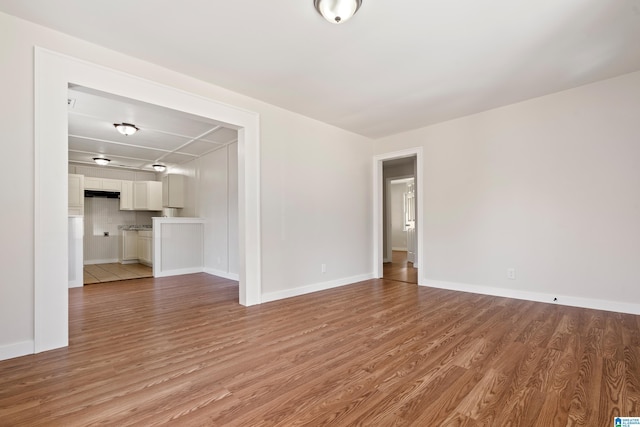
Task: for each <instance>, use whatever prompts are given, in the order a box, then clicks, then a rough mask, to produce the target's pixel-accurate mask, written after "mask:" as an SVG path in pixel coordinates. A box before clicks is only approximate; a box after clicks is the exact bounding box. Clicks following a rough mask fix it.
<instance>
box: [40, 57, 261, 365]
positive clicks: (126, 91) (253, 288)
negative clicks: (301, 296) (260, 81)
mask: <svg viewBox="0 0 640 427" xmlns="http://www.w3.org/2000/svg"><path fill="white" fill-rule="evenodd" d="M70 83H71V84H78V85H81V86H85V87H89V88H93V89H96V90H100V91H103V92H107V93H113V94H116V95H120V96H124V97H127V98H133V99H137V100H140V101H144V102H148V103H151V104H156V105H160V106H163V107H167V108H172V109H176V110H180V111H185V112H188V113H191V114H195V115H199V116H203V117H208V118H212V119H215V120H218V121H221V122H225V123H227V124H229V125H231V126H232V127H234V128H236V129H237V130H238V181H239V184H238V228H239V233H238V234H239V256H240V298H239V299H240V303H241V304H243V305H254V304H259V303H260V302H261V265H260V259H261V255H260V251H261V244H260V139H259V132H260V128H259V120H260V118H259V116H258V114H257V113H254V112H251V111H247V110H244V109H241V108H236V107H233V106H229V105H227V104H223V103H220V102H217V101H214V100H212V99H208V98H205V97H202V96H199V95H195V94H191V93H188V92H185V91H182V90H179V89H176V88H173V87H170V86H166V85H162V84H158V83H155V82H152V81H149V80H146V79H143V78H140V77H136V76H134V75H130V74H126V73H124V72H121V71H117V70H113V69H109V68H106V67H103V66H99V65H95V64H92V63H89V62H86V61H82V60H79V59H76V58H73V57H69V56H66V55H63V54H59V53H57V52H53V51H50V50H47V49H43V48H40V47H36V48H35V81H34V93H35V117H34V119H35V120H34V122H35V129H34V134H35V137H34V152H35V158H34V166H35V167H34V169H35V200H34V352H35V353H39V352H41V351H46V350H51V349H54V348H59V347H65V346H67V345H68V333H69V328H68V320H69V319H68V288H67V284H68V275H69V273H68V250H67V247H68V234H67V233H68V231H67V230H68V223H67V210H68V205H67V200H68V188H67V187H68V183H67V179H68V166H67V163H68V156H67V146H68V141H67V134H68V130H67V102H66V100H67V89H68V86H69V84H70Z"/></svg>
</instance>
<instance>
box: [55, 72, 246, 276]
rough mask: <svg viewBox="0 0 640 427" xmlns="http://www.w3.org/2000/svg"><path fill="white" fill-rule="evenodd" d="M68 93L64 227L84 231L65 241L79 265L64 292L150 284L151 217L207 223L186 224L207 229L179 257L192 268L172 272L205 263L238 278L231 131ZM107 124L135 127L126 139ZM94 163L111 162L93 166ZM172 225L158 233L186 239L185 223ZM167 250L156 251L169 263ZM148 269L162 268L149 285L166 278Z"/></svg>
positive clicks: (177, 264)
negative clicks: (130, 282)
mask: <svg viewBox="0 0 640 427" xmlns="http://www.w3.org/2000/svg"><path fill="white" fill-rule="evenodd" d="M68 94H69V95H68V96H69V99H68V111H69V114H68V124H69V126H68V133H69V173H70V174H71V175H70V182H71V183H77V184H75V185H74V186H72V188H73V191H72V192H71V194H70V196H73V197H70V199H69V206H70V207H69V210H70V214H71V213H74V214H76V215H78V216H74V217H73V218H70V219H69V224H70V225H69V228H70V233H71V232H72V231H75V229H81V228H83V229H84V234H83V235H82V234H80V235H79V238H76V239H71V236H70V245H71V246H70V253H71V254H77V258H80V257H82V260H81V261H80V262H70V266H71V265H72V264H73V266H74V268H73V269H70V279H72V277H71V276H73V277H74V278H76V280H70V285H69V286H74V287H78V286H82V285H83V284H84V285H87V284H97V283H108V282H113V281H119V280H124V279H132V278H141V277H152V276H153V275H154V274H152V267H151V264H153V263H154V260H153V259H152V258H153V257H152V255H153V250H152V247H153V243H154V242H153V239H152V237H151V236H152V234H153V232H152V230H151V226H152V223H153V221H152V218H153V217H181V218H184V217H187V218H194V217H199V218H203V219H204V220H205V222H204V224H193V223H190V222H188V223H189V224H191V225H187V227H191V228H195V229H200V228H202V229H204V233H203V236H202V237H204V240H203V241H202V242H199V241H193V242H191V240H190V239H193V238H197V239H198V240H199V238H198V237H199V236H191V238H190V239H189V242H190V244H189V245H188V246H189V247H185V248H182V249H181V250H180V251H179V252H178V253H180V254H182V255H185V256H187V259H188V260H189V264H185V263H184V262H182V261H178V260H177V259H175V257H174V258H172V261H173V262H172V264H173V270H174V271H175V270H176V268H180V269H181V270H182V271H181V272H187V271H185V270H186V267H187V265H189V266H194V267H193V268H194V269H195V270H198V267H197V265H198V261H199V259H200V258H202V259H203V260H204V269H205V271H206V272H208V273H211V274H214V275H216V276H220V277H225V278H228V279H232V280H238V268H239V266H238V227H237V217H238V198H237V196H238V185H237V182H238V179H237V177H238V156H237V153H238V143H237V131H236V130H235V129H232V128H229V127H227V125H226V124H225V123H221V122H219V121H217V120H212V119H209V118H205V117H202V116H194V115H192V114H188V113H185V112H182V111H177V110H175V109H169V108H166V107H160V106H158V105H152V104H148V103H145V102H141V101H138V100H134V99H131V98H124V97H120V96H116V95H114V94H110V93H104V92H100V91H96V90H94V89H92V88H87V87H83V86H78V85H73V86H70V87H69V92H68ZM114 123H130V124H133V126H135V128H134V129H137V131H136V132H134V133H132V134H131V135H123V134H121V133H120V132H118V131H117V130H116V128H115V127H114V126H112V124H114ZM95 159H98V160H100V159H103V160H104V161H105V162H106V161H108V163H107V164H106V165H98V164H96V162H95V161H94V160H95ZM107 159H108V160H107ZM154 165H156V167H158V166H157V165H161V166H164V168H165V169H164V170H159V171H158V170H156V169H155V168H154ZM161 179H162V183H160V182H159V181H160V180H161ZM83 181H84V185H82V182H83ZM82 188H84V189H85V190H84V194H82V192H83V190H82ZM160 188H162V194H161V192H160ZM169 190H171V191H169ZM134 192H136V194H138V193H140V194H142V195H147V196H149V195H151V194H153V195H154V197H153V199H150V198H144V197H137V196H136V195H134ZM83 195H84V197H82V196H83ZM162 196H163V197H162ZM134 200H135V203H134ZM161 202H162V203H161ZM176 221H177V223H173V222H171V221H168V220H167V221H164V220H163V221H162V223H164V224H165V225H159V227H165V228H166V227H167V226H169V227H173V228H175V227H178V228H177V229H176V230H182V231H183V232H184V231H185V230H184V229H183V228H182V227H184V226H185V225H184V224H185V223H184V222H181V220H179V219H176ZM187 221H189V220H187ZM82 222H84V226H83V224H82ZM74 223H77V224H74ZM72 224H73V225H72ZM166 224H171V225H166ZM177 224H183V225H177ZM74 225H75V226H74ZM185 237H186V235H185ZM72 243H75V244H72ZM166 249H167V251H169V252H170V248H168V247H167V248H166ZM167 251H163V250H161V251H160V253H164V254H165V255H164V256H168V252H167ZM70 258H74V257H71V256H70ZM160 258H162V257H160ZM74 260H75V259H74ZM70 261H71V260H70ZM191 262H193V264H191ZM154 265H155V266H156V267H160V268H158V269H157V271H156V272H155V275H156V277H160V276H163V275H166V274H167V273H168V274H169V275H170V274H171V272H167V271H166V270H167V266H166V265H164V266H162V265H158V264H154ZM200 265H202V264H200ZM83 267H84V268H83ZM82 268H83V270H84V274H82V271H79V270H80V269H82Z"/></svg>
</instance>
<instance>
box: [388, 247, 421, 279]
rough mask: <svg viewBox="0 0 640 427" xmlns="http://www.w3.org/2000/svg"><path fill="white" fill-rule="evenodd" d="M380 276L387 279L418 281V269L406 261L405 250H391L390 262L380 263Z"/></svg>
mask: <svg viewBox="0 0 640 427" xmlns="http://www.w3.org/2000/svg"><path fill="white" fill-rule="evenodd" d="M382 276H383V277H384V278H385V279H388V280H397V281H400V282H407V283H418V269H417V268H413V263H412V262H408V261H407V251H392V258H391V262H385V263H384V264H383V265H382Z"/></svg>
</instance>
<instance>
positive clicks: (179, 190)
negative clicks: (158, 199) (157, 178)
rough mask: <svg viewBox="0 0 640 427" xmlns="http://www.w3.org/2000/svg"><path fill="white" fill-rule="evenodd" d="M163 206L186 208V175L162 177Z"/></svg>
mask: <svg viewBox="0 0 640 427" xmlns="http://www.w3.org/2000/svg"><path fill="white" fill-rule="evenodd" d="M162 207H165V208H184V175H174V174H169V175H165V176H164V177H162Z"/></svg>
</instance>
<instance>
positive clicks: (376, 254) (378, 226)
mask: <svg viewBox="0 0 640 427" xmlns="http://www.w3.org/2000/svg"><path fill="white" fill-rule="evenodd" d="M413 156H415V157H416V171H415V173H416V176H415V184H416V192H417V195H418V206H417V213H416V219H417V227H418V236H417V239H418V258H417V259H416V263H415V267H416V268H417V269H418V283H420V281H421V277H422V276H423V274H424V273H423V270H424V268H422V266H423V263H422V260H423V259H424V258H423V257H424V241H425V239H424V228H425V227H424V216H423V212H424V207H423V203H424V197H423V193H424V192H423V185H424V179H423V164H424V162H423V159H422V147H415V148H409V149H406V150H401V151H395V152H392V153H385V154H379V155H377V156H374V157H373V254H372V257H373V277H375V278H380V277H382V271H383V270H382V263H383V261H384V256H383V253H382V252H383V244H382V241H383V240H382V236H383V227H382V209H383V207H382V186H383V185H385V184H386V183H383V182H382V180H383V174H382V162H383V161H385V160H392V159H401V158H404V157H413Z"/></svg>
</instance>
